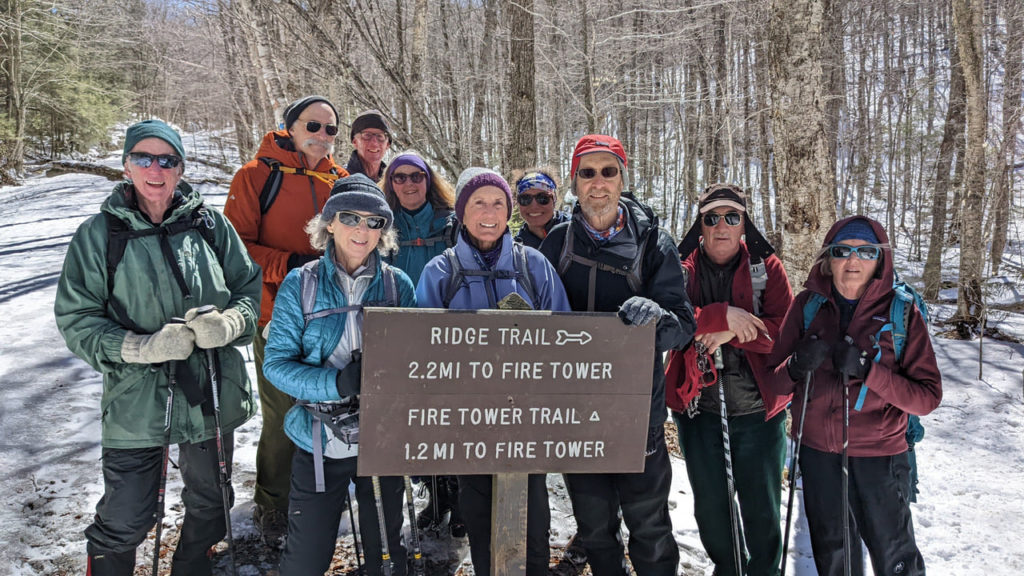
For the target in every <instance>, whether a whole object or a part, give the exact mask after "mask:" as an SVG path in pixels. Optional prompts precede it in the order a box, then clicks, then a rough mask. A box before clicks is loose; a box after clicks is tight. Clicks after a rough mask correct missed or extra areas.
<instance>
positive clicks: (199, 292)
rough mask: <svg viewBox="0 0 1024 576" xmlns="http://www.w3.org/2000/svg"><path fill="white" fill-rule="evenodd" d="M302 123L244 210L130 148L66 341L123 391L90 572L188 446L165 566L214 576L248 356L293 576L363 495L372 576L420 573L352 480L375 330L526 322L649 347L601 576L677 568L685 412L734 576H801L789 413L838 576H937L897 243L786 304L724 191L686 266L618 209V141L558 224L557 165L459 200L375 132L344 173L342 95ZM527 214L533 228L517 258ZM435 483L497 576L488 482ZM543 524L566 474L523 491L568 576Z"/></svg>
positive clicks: (841, 264) (140, 141)
mask: <svg viewBox="0 0 1024 576" xmlns="http://www.w3.org/2000/svg"><path fill="white" fill-rule="evenodd" d="M283 119H284V123H283V128H282V129H278V130H274V131H271V132H268V133H267V134H266V135H265V136H264V138H263V141H262V143H261V145H260V147H259V150H258V152H257V153H256V158H255V159H253V160H252V161H250V162H248V163H247V164H245V165H244V166H242V168H241V169H240V170H239V171H238V172H237V174H235V176H234V179H233V181H232V183H231V187H230V192H229V195H228V198H227V200H226V203H225V205H224V210H223V214H222V213H220V212H218V211H217V210H214V209H211V208H209V207H207V206H205V205H204V202H203V198H202V197H201V195H200V194H199V193H198V192H196V191H195V190H193V189H192V188H191V187H190V186H189V185H188V184H187V183H186V182H184V181H183V180H182V175H183V172H184V163H185V158H186V156H185V151H184V149H183V146H182V141H181V138H180V135H179V134H178V133H177V132H176V131H175V130H174V129H173V128H171V127H170V126H168V125H167V124H165V123H163V122H161V121H159V120H146V121H143V122H139V123H137V124H134V125H132V126H131V127H129V128H128V129H127V132H126V134H125V143H124V151H123V155H122V163H123V165H124V174H125V180H124V181H123V182H121V183H119V184H118V185H117V186H116V187H115V188H114V190H113V193H112V194H111V195H110V196H109V197H108V198H107V199H106V201H105V202H104V203H103V205H102V207H101V209H100V214H98V215H96V216H93V217H91V218H89V219H88V220H86V221H85V222H84V223H83V224H82V225H81V226H80V227H79V229H78V231H77V232H76V234H75V235H74V238H73V239H72V241H71V243H70V246H69V248H68V253H67V256H66V259H65V262H64V268H63V271H62V274H61V277H60V280H59V283H58V287H57V295H56V303H55V308H54V309H55V316H56V321H57V325H58V327H59V329H60V332H61V334H62V335H63V337H64V339H65V341H66V342H67V345H68V347H69V348H70V350H71V351H72V352H73V353H75V354H76V355H78V356H79V357H81V358H82V359H83V360H85V361H86V362H88V363H89V364H90V365H91V366H92V367H94V368H95V369H96V370H97V371H99V372H101V373H102V375H103V397H102V402H101V404H102V405H101V411H102V469H103V479H104V492H103V496H102V498H101V499H100V501H99V503H98V504H97V506H96V514H95V517H94V519H93V521H92V523H91V524H90V525H89V526H88V528H87V529H86V530H85V536H86V540H87V552H88V568H87V574H88V575H90V576H108V575H117V576H128V575H131V574H133V573H134V571H135V564H136V548H137V547H138V546H139V545H140V544H141V543H142V542H143V541H144V540H145V539H146V536H147V533H148V532H149V530H150V529H151V528H152V527H153V526H154V522H155V523H156V525H157V535H156V539H157V541H156V546H157V552H159V547H160V545H161V542H160V526H161V524H162V518H163V514H164V505H165V502H164V492H165V485H166V477H167V460H168V455H169V446H170V445H171V444H177V445H178V449H179V456H178V466H179V468H180V472H181V478H182V481H183V484H184V488H183V489H182V493H181V498H182V501H183V503H184V510H185V514H184V519H183V521H182V523H181V527H180V538H179V541H178V544H177V546H176V548H175V551H174V555H173V560H172V565H171V573H172V574H174V575H189V576H195V575H199V576H202V575H209V574H211V572H212V560H211V554H210V553H209V551H210V550H211V548H212V547H213V546H214V545H216V544H217V543H218V542H220V541H221V540H222V539H224V538H225V536H226V537H227V539H228V540H229V542H230V540H231V533H230V509H231V507H232V506H233V503H234V502H233V500H234V495H233V491H232V489H231V485H230V474H231V464H232V448H233V436H232V433H233V431H234V430H235V429H236V428H238V427H239V426H240V425H242V424H243V423H244V422H245V421H246V420H248V419H249V418H250V417H252V416H253V415H254V414H255V413H256V403H255V402H256V400H255V398H254V396H253V394H252V390H251V386H250V382H249V378H248V376H247V372H246V368H245V364H244V360H243V358H242V355H241V353H240V352H239V350H238V348H237V347H239V346H245V345H248V344H250V343H251V344H252V347H253V348H252V349H253V355H254V357H255V368H256V375H257V387H258V391H259V394H258V398H259V402H260V412H261V414H262V428H261V432H260V438H259V444H258V447H257V452H256V483H255V490H254V497H253V499H254V501H255V506H254V509H253V510H254V513H253V516H254V524H255V526H256V528H257V529H258V531H259V533H260V536H261V538H262V542H263V543H265V544H266V545H267V546H270V547H280V548H283V552H282V553H281V559H280V573H281V574H283V575H285V576H292V575H303V576H305V575H319V574H324V573H325V572H326V571H327V570H328V569H329V566H330V563H331V560H332V556H333V554H334V550H335V546H336V540H337V533H338V526H339V523H340V521H341V519H342V515H343V513H344V507H345V505H346V503H348V504H349V506H351V503H350V502H348V499H349V491H350V485H354V492H355V498H356V501H357V503H358V520H359V535H360V537H361V538H360V540H361V542H362V545H363V550H364V558H365V565H364V569H365V573H366V574H369V575H378V574H396V575H404V574H406V573H407V566H408V565H409V564H410V563H411V561H412V558H411V555H410V554H408V553H407V550H406V548H407V542H405V539H404V538H403V534H402V525H403V516H402V507H403V500H404V498H405V497H406V494H408V495H409V497H411V492H410V491H409V483H408V479H404V478H402V477H372V478H371V477H362V476H359V475H358V474H357V468H356V462H357V457H358V452H359V450H360V449H363V450H373V449H374V447H373V446H361V445H360V443H359V441H358V437H359V397H360V390H361V380H362V378H363V373H362V369H361V349H362V330H361V328H362V322H363V307H364V306H391V307H410V308H412V307H421V308H448V309H459V310H478V309H493V308H498V307H504V306H503V304H505V303H506V302H508V301H509V300H510V299H514V300H521V301H524V302H525V304H526V305H527V307H529V308H532V309H535V310H551V311H559V312H570V311H571V312H611V313H617V314H618V316H619V317H620V318H621V319H622V321H623V323H624V324H628V325H635V326H640V325H649V324H653V325H654V326H655V331H656V336H655V352H656V353H655V354H654V355H653V358H654V361H653V363H652V366H651V371H652V374H653V384H652V388H651V398H650V412H649V421H648V432H647V443H646V450H645V461H644V470H643V471H642V472H637V473H615V474H612V473H604V474H601V473H588V474H566V475H565V480H566V487H567V490H568V493H569V497H570V500H571V504H572V509H573V515H574V517H575V521H576V526H577V530H578V532H577V535H576V536H575V537H574V539H573V543H572V545H573V547H574V548H576V549H577V556H576V557H577V559H581V560H585V561H586V562H587V563H589V565H590V568H591V570H592V573H593V574H595V575H596V576H624V575H626V574H629V573H630V568H629V566H630V565H631V566H632V570H633V571H634V572H635V573H636V574H637V575H639V576H656V575H675V574H677V573H678V570H679V563H680V562H679V548H678V545H677V543H676V539H675V534H674V532H673V526H672V521H671V518H670V514H669V491H670V488H671V484H672V466H671V463H670V460H669V454H668V450H667V447H666V439H665V427H664V424H665V422H666V420H667V417H668V415H669V414H671V416H672V419H673V420H674V422H675V424H676V429H677V430H678V434H679V444H680V448H681V451H682V453H683V456H684V458H685V468H686V472H687V475H688V477H689V482H690V485H691V487H692V492H693V499H694V511H695V513H694V516H695V520H696V525H697V528H698V530H699V534H700V538H701V542H702V544H703V546H704V549H705V551H706V553H707V555H708V557H709V558H710V560H711V562H712V563H713V564H714V573H715V574H716V575H721V576H726V575H730V576H731V575H740V574H748V575H751V576H754V575H777V574H780V572H784V571H785V554H784V552H783V550H784V540H785V539H786V538H785V537H784V535H783V528H784V524H785V528H786V532H787V536H788V526H789V514H787V517H786V522H785V523H784V522H783V520H782V514H781V507H782V502H781V500H782V483H783V480H784V466H785V463H784V460H785V457H786V436H787V424H786V413H787V407H789V408H790V410H789V414H790V415H791V417H792V418H791V420H792V422H791V426H790V430H791V432H790V435H791V436H792V437H793V439H794V443H795V444H796V448H795V451H794V454H793V457H794V460H796V459H797V458H798V459H799V464H798V469H799V470H800V472H801V474H802V482H803V494H804V497H803V501H804V508H805V511H806V519H807V523H808V526H809V531H810V537H811V548H812V551H813V555H814V563H815V565H816V567H817V570H818V572H819V574H822V575H844V574H855V575H856V574H861V575H862V574H863V573H864V566H863V563H864V562H863V556H864V555H863V552H862V548H861V546H862V543H863V545H864V546H866V548H867V553H868V556H869V557H870V561H871V564H872V567H873V569H874V573H875V574H893V575H901V576H902V575H908V576H912V575H923V574H924V573H925V569H924V563H923V559H922V556H921V553H920V551H919V549H918V547H917V544H916V543H915V539H914V530H913V524H912V521H911V512H910V507H909V502H910V501H911V500H912V497H913V495H912V493H911V490H912V488H911V482H910V479H909V474H910V464H909V455H908V443H907V439H906V433H907V426H908V416H909V415H924V414H927V413H929V412H930V411H931V410H933V409H935V407H936V406H937V405H938V404H939V402H940V400H941V376H940V373H939V370H938V367H937V364H936V359H935V354H934V352H933V350H932V346H931V341H930V338H929V336H928V329H927V326H926V324H925V319H924V317H923V316H922V314H921V312H920V310H919V309H918V307H916V306H914V305H913V303H911V304H910V305H909V307H907V308H906V310H907V313H906V316H905V317H906V319H907V320H906V321H905V322H904V321H901V322H898V323H897V324H898V326H899V329H894V328H893V322H892V321H891V318H890V316H891V314H892V312H891V310H892V308H893V302H894V300H898V299H900V298H901V296H902V295H901V294H900V293H898V290H896V288H894V287H895V286H897V282H896V280H895V272H894V269H893V254H892V249H891V246H890V244H889V242H888V237H887V235H886V231H885V230H884V228H883V227H882V225H881V224H880V223H878V222H876V221H875V220H872V219H870V218H867V217H864V216H852V217H849V218H845V219H842V220H840V221H838V222H836V223H835V224H834V225H833V226H832V227H831V229H830V230H829V232H828V234H827V235H826V238H825V242H824V244H823V245H822V247H821V250H820V252H819V255H818V257H817V259H816V261H815V264H814V266H813V267H812V269H811V270H809V271H808V278H807V281H806V282H805V284H804V290H803V291H801V292H800V293H799V294H797V295H796V297H795V298H794V296H793V293H792V290H791V288H790V282H789V279H788V277H787V275H786V271H785V269H784V268H783V266H782V263H781V262H780V260H779V258H778V256H777V255H776V254H775V251H774V249H773V247H772V246H771V245H770V244H769V242H768V241H767V240H766V239H765V238H764V237H763V236H762V234H761V233H760V232H759V231H758V230H757V228H756V227H755V225H754V223H753V221H752V219H751V218H750V216H749V214H748V209H747V208H748V207H747V196H746V195H745V193H744V191H743V190H742V189H741V188H740V187H739V186H736V185H733V184H714V185H712V186H710V187H708V188H707V189H706V190H705V191H704V193H703V194H702V195H701V196H700V197H699V200H698V206H697V214H696V216H695V219H694V221H693V224H692V226H691V227H690V228H689V230H688V232H687V233H686V235H685V237H684V238H683V240H682V241H681V242H679V243H678V244H677V243H676V241H675V240H674V239H673V238H672V236H671V235H670V234H669V232H668V231H666V230H665V229H664V228H662V227H660V226H659V219H658V215H657V214H656V213H655V211H654V210H653V209H652V208H650V207H649V206H647V205H646V204H644V203H643V202H641V201H639V200H637V199H636V198H635V197H634V196H633V195H632V194H630V193H629V192H628V191H627V190H625V188H624V185H625V183H626V182H627V181H628V178H627V169H628V167H629V163H628V159H627V155H626V151H625V150H624V148H623V146H622V144H621V142H619V141H618V140H617V139H615V138H614V137H611V136H608V135H601V134H591V135H586V136H583V137H582V138H580V139H579V141H578V142H577V144H576V146H575V149H574V150H573V153H572V158H571V160H570V171H569V175H568V191H569V192H571V193H572V195H573V196H574V197H575V198H576V203H575V205H574V206H573V208H572V209H571V210H570V211H568V212H563V211H561V210H560V209H559V207H560V204H561V196H562V195H563V194H564V193H565V192H566V190H565V189H563V188H562V187H561V186H560V182H559V178H558V175H557V173H556V171H555V170H553V169H551V168H528V169H524V170H518V171H516V172H514V173H513V175H512V177H511V178H510V179H509V180H506V179H505V178H504V177H503V176H502V175H501V174H499V173H497V172H495V171H493V170H490V169H487V168H482V167H470V168H467V169H465V170H464V171H463V172H462V173H461V174H460V175H459V177H458V179H457V182H456V184H455V186H452V185H451V184H450V183H449V182H448V181H446V180H445V178H444V176H443V175H442V174H441V173H440V172H438V171H437V170H435V169H434V168H432V167H431V166H430V164H429V163H428V161H427V159H426V158H425V157H424V156H423V155H421V154H419V153H417V152H415V151H406V152H404V153H401V154H398V155H397V156H394V157H393V158H390V163H386V162H385V159H386V158H387V156H388V154H389V151H390V147H391V144H392V138H393V136H394V134H393V132H392V130H391V128H390V124H389V122H388V120H387V118H386V116H385V115H384V114H382V113H380V112H379V111H376V110H370V111H367V112H364V113H362V114H360V115H359V116H358V117H357V118H355V119H354V120H353V121H352V122H351V124H350V126H351V129H350V133H349V140H350V141H351V143H352V146H353V148H354V151H353V152H352V155H351V158H350V160H349V162H348V164H347V165H346V166H345V167H342V166H341V165H340V164H338V163H336V162H335V159H334V155H333V152H334V145H335V137H336V135H337V134H338V131H339V125H340V124H339V122H340V120H341V118H340V117H339V114H338V111H337V110H336V109H335V107H334V105H333V104H332V103H331V102H330V101H329V100H328V99H327V98H324V97H322V96H307V97H305V98H301V99H299V100H296V101H295V102H293V103H292V104H291V105H289V106H288V108H287V109H286V110H285V111H284V118H283ZM513 207H517V208H518V210H519V215H520V217H521V219H522V221H523V223H524V224H523V225H522V227H521V228H520V229H519V231H518V234H517V235H516V236H515V237H513V236H512V231H511V230H510V228H509V223H510V220H511V219H512V215H513ZM510 295H517V296H510ZM900 309H901V310H903V309H904V308H900ZM901 320H902V318H901ZM887 327H888V329H887ZM663 357H664V358H666V359H667V365H666V364H665V363H664V361H663ZM851 396H852V397H853V398H854V399H855V403H856V405H855V406H854V408H853V409H851V408H850V405H851V403H850V398H851ZM795 464H796V463H795V462H791V464H790V470H789V478H790V482H791V484H790V494H792V491H793V489H794V484H793V478H794V476H795V470H794V468H796V467H797V466H796V465H795ZM419 480H420V481H421V482H422V483H423V485H424V486H425V487H426V489H427V490H428V491H429V500H430V502H429V503H428V505H427V506H426V508H425V509H424V510H423V511H422V512H421V513H420V515H419V517H418V518H417V519H416V520H415V523H416V525H417V526H418V527H425V526H428V525H434V526H440V525H441V524H442V523H443V522H444V519H445V518H447V530H449V531H450V533H451V535H452V536H453V537H456V538H458V537H464V536H468V539H469V547H470V553H471V557H472V562H473V566H474V569H475V572H476V573H477V574H488V573H489V572H490V566H491V553H492V550H491V502H492V498H493V496H494V495H493V494H492V482H491V477H490V476H485V475H477V476H474V475H465V476H458V477H454V476H449V477H445V476H440V477H423V478H420V479H419ZM840 487H842V489H840ZM790 505H792V500H790ZM350 512H351V508H350ZM550 519H551V518H550V508H549V505H548V491H547V487H546V481H545V476H544V475H543V474H537V475H531V476H530V478H529V482H528V509H527V536H526V540H527V541H526V574H527V575H528V576H539V575H544V574H547V573H548V569H549V561H550V551H549V544H548V537H549V525H550ZM410 521H412V519H410ZM623 522H624V523H625V526H626V528H627V529H628V533H629V535H628V541H627V542H624V541H623V537H622V535H621V533H622V532H621V524H622V523H623ZM382 524H383V525H382ZM677 528H678V527H677ZM627 549H628V560H627V554H626V550H627ZM155 566H156V564H155V562H154V567H155Z"/></svg>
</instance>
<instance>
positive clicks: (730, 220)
mask: <svg viewBox="0 0 1024 576" xmlns="http://www.w3.org/2000/svg"><path fill="white" fill-rule="evenodd" d="M722 218H725V223H726V224H728V225H729V226H739V225H740V222H742V221H743V217H742V216H740V213H739V212H726V213H725V215H724V216H723V215H722V214H715V213H714V212H709V213H707V214H705V215H704V225H705V226H707V227H708V228H714V227H715V226H718V221H719V220H721V219H722Z"/></svg>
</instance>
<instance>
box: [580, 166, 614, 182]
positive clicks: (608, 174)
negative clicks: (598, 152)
mask: <svg viewBox="0 0 1024 576" xmlns="http://www.w3.org/2000/svg"><path fill="white" fill-rule="evenodd" d="M597 174H598V171H597V169H596V168H580V169H579V170H577V171H576V175H577V176H579V177H580V178H583V179H584V180H590V179H591V178H593V177H594V176H597ZM600 174H601V178H615V177H616V176H618V175H619V167H618V166H605V167H604V168H601V172H600Z"/></svg>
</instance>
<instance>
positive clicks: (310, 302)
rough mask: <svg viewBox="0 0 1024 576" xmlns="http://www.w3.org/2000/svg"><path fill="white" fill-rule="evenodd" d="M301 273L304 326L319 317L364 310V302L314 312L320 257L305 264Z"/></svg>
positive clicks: (318, 285) (318, 286)
mask: <svg viewBox="0 0 1024 576" xmlns="http://www.w3.org/2000/svg"><path fill="white" fill-rule="evenodd" d="M299 275H300V280H301V289H300V292H301V302H302V320H303V326H304V327H305V326H309V323H310V322H312V321H313V320H316V319H317V318H324V317H326V316H333V315H334V314H344V313H345V312H351V311H353V310H362V308H363V305H362V304H349V305H348V306H340V307H338V308H326V309H324V310H317V311H316V312H314V311H313V309H314V308H315V307H316V295H317V292H318V291H319V289H320V259H319V258H318V259H316V260H313V261H311V262H306V263H305V264H303V265H302V268H301V269H300V272H299Z"/></svg>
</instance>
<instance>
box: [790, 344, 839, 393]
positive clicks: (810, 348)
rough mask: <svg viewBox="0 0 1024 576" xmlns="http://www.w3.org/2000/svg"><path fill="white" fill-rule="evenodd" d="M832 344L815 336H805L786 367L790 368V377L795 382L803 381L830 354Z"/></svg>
mask: <svg viewBox="0 0 1024 576" xmlns="http://www.w3.org/2000/svg"><path fill="white" fill-rule="evenodd" d="M830 348H831V346H829V345H828V342H825V341H824V340H818V339H817V338H814V337H813V336H804V337H803V338H802V339H801V340H800V341H799V342H797V344H796V348H795V349H793V355H792V356H790V357H789V363H788V364H787V365H786V368H787V369H788V370H789V377H790V378H792V379H793V381H794V382H802V381H804V380H805V379H807V375H808V374H810V373H812V372H814V371H815V370H817V369H818V366H821V363H822V362H824V361H825V357H826V356H828V351H829V349H830Z"/></svg>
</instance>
